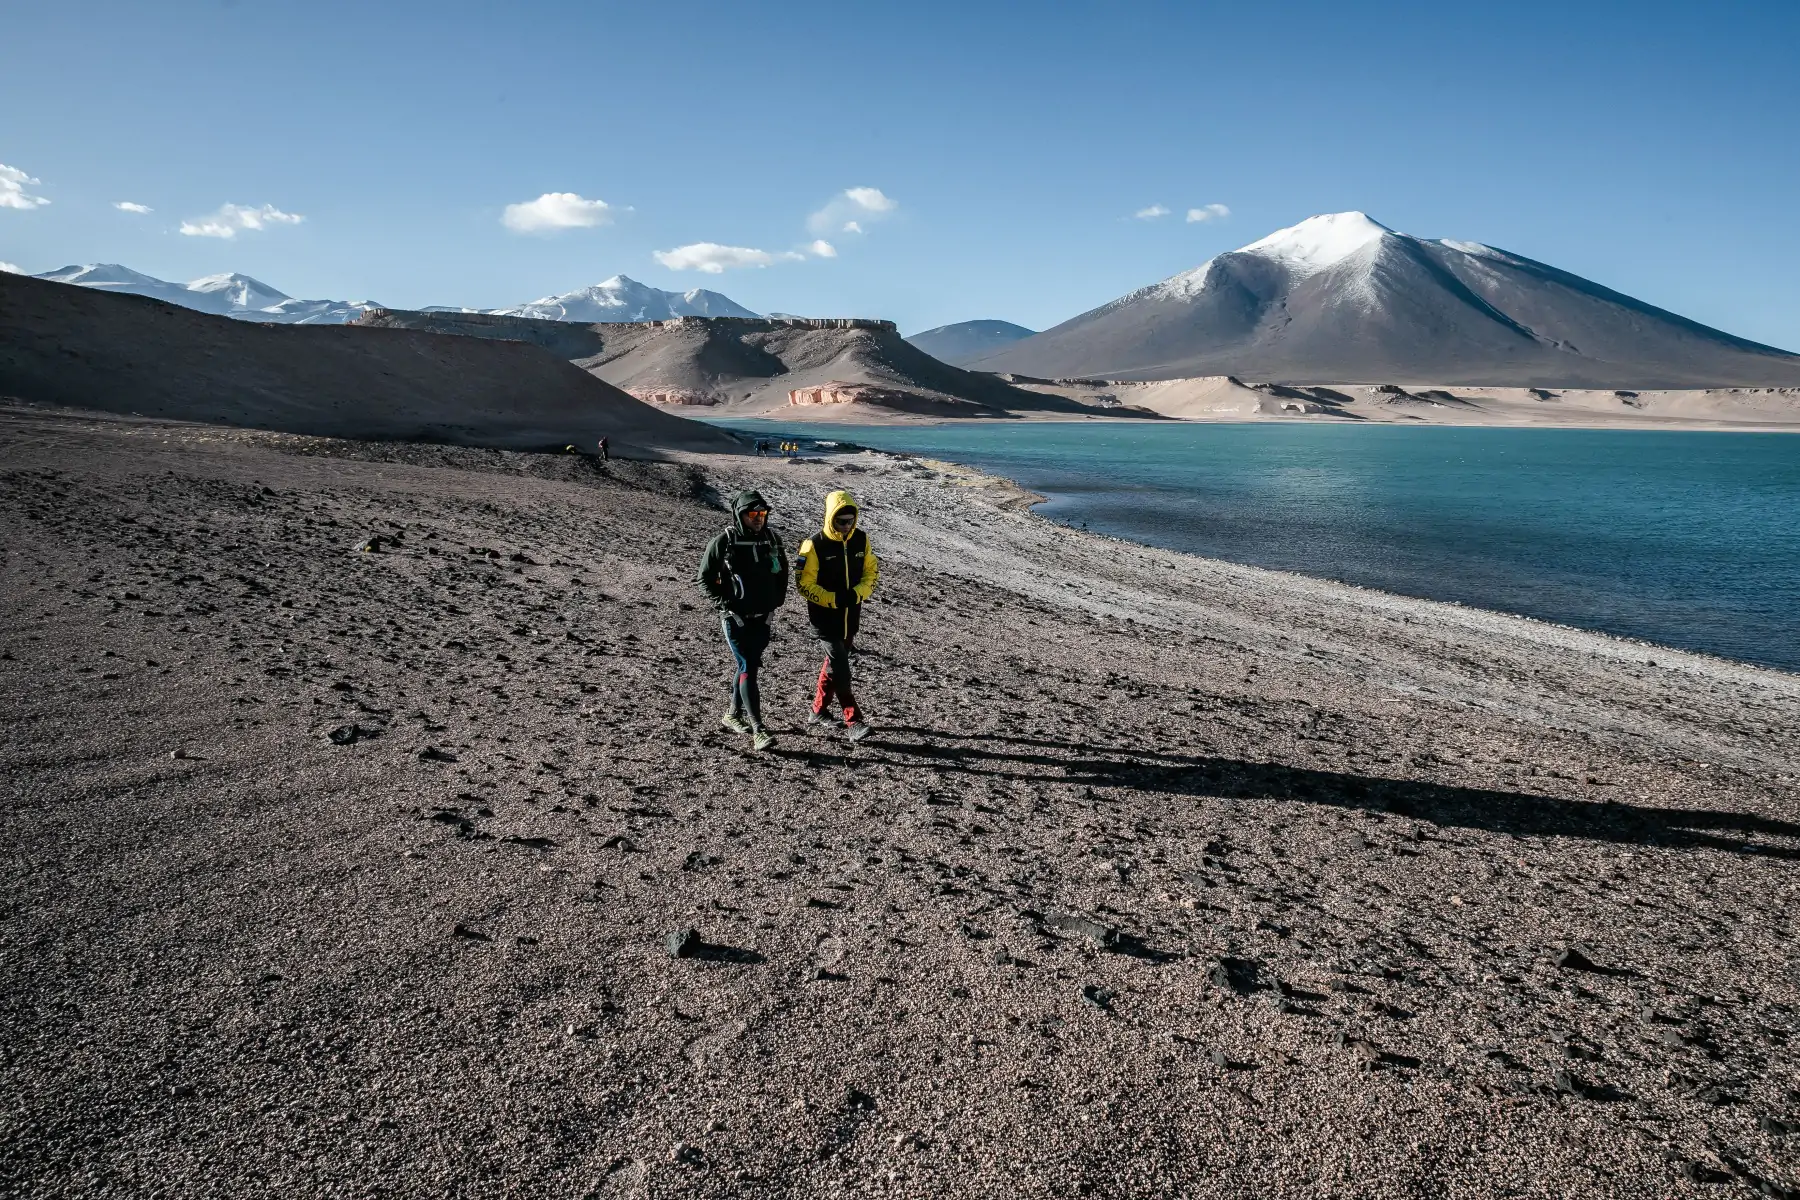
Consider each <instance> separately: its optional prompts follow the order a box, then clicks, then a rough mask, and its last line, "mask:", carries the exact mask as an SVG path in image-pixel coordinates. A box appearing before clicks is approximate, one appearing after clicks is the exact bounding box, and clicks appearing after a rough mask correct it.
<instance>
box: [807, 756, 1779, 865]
mask: <svg viewBox="0 0 1800 1200" xmlns="http://www.w3.org/2000/svg"><path fill="white" fill-rule="evenodd" d="M897 734H898V735H906V734H912V735H918V736H923V737H930V738H934V739H935V738H943V739H946V740H948V741H956V742H965V743H966V742H977V743H982V744H981V745H976V746H968V745H945V744H942V743H937V742H925V741H901V740H899V738H897V737H896V736H895V735H897ZM863 745H864V747H865V752H867V751H885V752H886V753H888V754H891V755H894V756H896V757H894V758H890V759H889V760H888V761H889V762H890V763H892V764H893V765H895V766H908V765H911V766H919V767H929V768H930V769H933V770H945V769H949V770H956V771H962V772H965V773H968V774H972V775H991V776H997V777H1001V778H1006V779H1018V780H1034V781H1043V780H1044V779H1046V778H1054V779H1060V780H1061V781H1063V782H1066V783H1077V784H1086V785H1088V786H1090V787H1129V788H1137V789H1139V790H1141V791H1151V792H1165V793H1169V794H1173V795H1181V796H1219V797H1223V798H1226V799H1240V800H1300V801H1304V802H1306V803H1309V804H1331V805H1335V806H1337V807H1339V808H1360V809H1370V810H1374V811H1379V812H1387V813H1394V814H1398V815H1401V816H1409V817H1417V818H1419V819H1420V820H1424V821H1430V822H1432V823H1433V824H1436V825H1442V826H1461V827H1463V828H1468V829H1487V830H1492V831H1494V832H1496V833H1509V834H1513V835H1515V836H1519V837H1575V838H1587V839H1590V840H1593V841H1602V842H1629V843H1636V844H1641V845H1658V846H1670V847H1676V848H1682V847H1706V848H1709V849H1713V850H1725V851H1729V852H1731V853H1734V854H1751V855H1761V856H1765V857H1769V858H1785V859H1796V860H1800V845H1793V846H1784V845H1777V844H1770V843H1766V842H1752V841H1746V840H1745V839H1746V838H1751V837H1761V838H1789V839H1794V840H1795V841H1796V842H1800V824H1796V823H1794V822H1791V821H1778V820H1773V819H1771V818H1768V817H1759V816H1755V815H1753V814H1750V813H1735V812H1712V811H1708V810H1705V809H1692V808H1652V807H1647V806H1641V805H1636V804H1624V803H1615V802H1608V803H1593V802H1590V801H1585V800H1559V799H1557V798H1555V797H1553V796H1539V795H1534V794H1532V793H1529V792H1502V791H1494V790H1491V789H1486V788H1464V787H1453V786H1450V785H1447V784H1439V783H1424V782H1419V781H1416V780H1408V779H1387V778H1382V777H1379V776H1363V775H1348V774H1344V773H1342V772H1338V771H1315V770H1311V769H1309V768H1305V767H1288V766H1282V765H1280V764H1278V763H1258V762H1244V761H1242V760H1239V759H1229V758H1214V757H1208V756H1198V755H1185V754H1168V753H1163V752H1160V751H1154V750H1133V749H1125V748H1121V747H1116V746H1091V745H1084V744H1082V743H1078V742H1059V741H1049V740H1045V739H1041V738H1014V737H1004V736H1000V735H996V734H943V733H939V732H938V731H936V730H931V729H919V728H914V727H910V726H891V727H889V728H887V729H884V730H883V731H882V732H881V734H880V735H878V736H877V737H875V738H871V739H870V740H868V741H867V742H865V743H863ZM902 756H904V757H902ZM812 757H814V758H815V759H820V760H836V761H842V762H845V763H848V762H851V761H853V760H852V759H851V758H849V757H848V756H843V755H821V754H816V753H815V754H813V755H812ZM907 758H911V759H913V760H915V761H914V762H912V763H908V762H907V761H906V759H907ZM1027 768H1036V770H1028V769H1027Z"/></svg>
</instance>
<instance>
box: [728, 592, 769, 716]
mask: <svg viewBox="0 0 1800 1200" xmlns="http://www.w3.org/2000/svg"><path fill="white" fill-rule="evenodd" d="M738 619H739V620H741V621H742V622H743V624H742V625H738V624H736V623H734V622H733V621H732V619H731V617H730V616H729V615H724V614H721V615H720V617H719V626H720V628H722V629H724V631H725V644H726V645H727V646H729V647H731V657H732V659H733V660H734V661H735V662H736V663H737V679H736V680H735V681H734V682H733V683H732V685H731V712H732V715H733V716H738V717H743V718H744V719H745V720H747V721H749V722H750V723H751V724H752V725H757V726H760V725H761V724H762V689H761V688H760V687H758V686H757V681H756V676H757V673H758V672H759V671H761V670H762V656H763V651H764V650H767V649H768V648H769V618H768V617H766V616H762V617H740V618H738Z"/></svg>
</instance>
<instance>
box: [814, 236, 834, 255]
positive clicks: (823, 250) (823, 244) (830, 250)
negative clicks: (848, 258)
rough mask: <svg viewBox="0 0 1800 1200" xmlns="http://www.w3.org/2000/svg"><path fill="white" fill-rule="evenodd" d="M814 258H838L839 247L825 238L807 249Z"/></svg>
mask: <svg viewBox="0 0 1800 1200" xmlns="http://www.w3.org/2000/svg"><path fill="white" fill-rule="evenodd" d="M806 249H807V250H808V251H809V252H810V253H811V254H812V256H813V257H814V258H836V257H837V247H836V246H834V245H832V244H831V243H830V242H828V241H825V240H824V239H823V238H821V239H819V240H818V241H816V242H814V243H813V244H812V245H810V246H808V247H807V248H806Z"/></svg>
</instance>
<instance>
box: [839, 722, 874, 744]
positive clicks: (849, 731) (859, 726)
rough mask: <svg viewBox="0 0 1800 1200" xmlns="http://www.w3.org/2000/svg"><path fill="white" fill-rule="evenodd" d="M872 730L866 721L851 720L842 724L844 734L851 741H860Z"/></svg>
mask: <svg viewBox="0 0 1800 1200" xmlns="http://www.w3.org/2000/svg"><path fill="white" fill-rule="evenodd" d="M873 732H874V731H873V730H872V729H870V728H869V723H868V722H867V721H851V722H849V723H848V724H846V725H845V726H844V736H845V737H847V738H849V739H850V740H851V741H853V742H860V741H862V740H863V739H864V738H866V737H868V736H869V734H871V733H873Z"/></svg>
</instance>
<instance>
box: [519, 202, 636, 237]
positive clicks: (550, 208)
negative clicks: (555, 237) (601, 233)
mask: <svg viewBox="0 0 1800 1200" xmlns="http://www.w3.org/2000/svg"><path fill="white" fill-rule="evenodd" d="M612 219H613V208H612V205H610V204H608V203H607V202H606V201H604V200H589V199H587V198H585V197H583V196H581V195H578V194H577V193H575V192H545V193H544V194H543V195H541V196H539V197H538V198H537V199H536V200H527V201H525V202H524V203H523V204H509V205H507V206H506V211H505V212H504V213H502V214H501V215H500V223H501V224H502V225H505V226H506V227H507V228H508V229H510V230H512V231H513V232H514V233H554V232H555V231H556V230H558V229H591V228H593V227H594V226H595V225H611V224H612Z"/></svg>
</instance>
